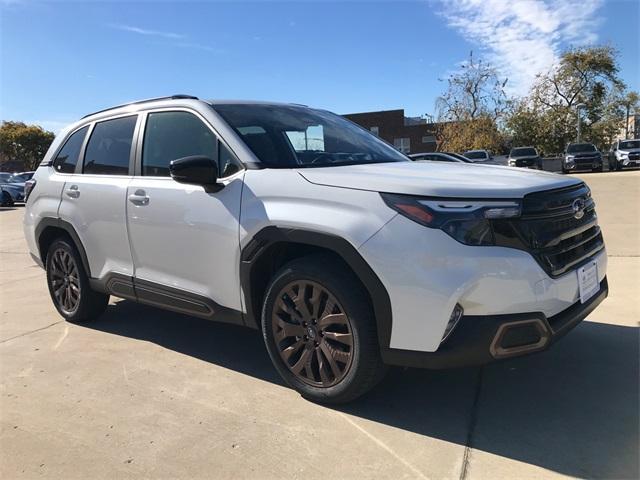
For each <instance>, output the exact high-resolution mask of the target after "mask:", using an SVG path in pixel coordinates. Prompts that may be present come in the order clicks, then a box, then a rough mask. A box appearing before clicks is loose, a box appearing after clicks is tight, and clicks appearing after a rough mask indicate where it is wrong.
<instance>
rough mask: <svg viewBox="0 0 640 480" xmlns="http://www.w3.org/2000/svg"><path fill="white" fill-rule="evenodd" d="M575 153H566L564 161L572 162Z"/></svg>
mask: <svg viewBox="0 0 640 480" xmlns="http://www.w3.org/2000/svg"><path fill="white" fill-rule="evenodd" d="M575 158H576V157H575V155H567V156H566V157H564V161H565V162H566V163H572V162H573V161H574V160H575Z"/></svg>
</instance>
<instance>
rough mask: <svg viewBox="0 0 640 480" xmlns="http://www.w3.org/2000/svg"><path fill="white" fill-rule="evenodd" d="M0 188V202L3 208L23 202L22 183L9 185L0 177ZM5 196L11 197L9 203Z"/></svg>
mask: <svg viewBox="0 0 640 480" xmlns="http://www.w3.org/2000/svg"><path fill="white" fill-rule="evenodd" d="M0 187H1V188H2V193H1V194H0V195H2V199H1V202H2V206H3V207H6V206H11V205H13V204H14V203H15V202H22V201H24V183H22V184H20V183H10V182H8V181H7V180H6V179H5V178H4V177H0ZM7 195H8V196H9V197H11V201H10V202H9V198H8V197H7ZM5 203H8V205H5Z"/></svg>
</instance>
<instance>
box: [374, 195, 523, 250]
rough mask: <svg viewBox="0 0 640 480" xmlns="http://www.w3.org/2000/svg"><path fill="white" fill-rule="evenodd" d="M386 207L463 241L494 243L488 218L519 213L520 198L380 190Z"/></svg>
mask: <svg viewBox="0 0 640 480" xmlns="http://www.w3.org/2000/svg"><path fill="white" fill-rule="evenodd" d="M380 195H381V196H382V199H383V200H384V201H385V203H386V204H387V205H389V207H391V208H393V209H394V210H395V211H396V212H398V213H399V214H401V215H402V216H404V217H406V218H408V219H410V220H413V221H414V222H416V223H419V224H420V225H424V226H425V227H429V228H437V229H440V230H442V231H443V232H445V233H447V234H448V235H449V236H451V237H452V238H454V239H456V240H457V241H458V242H460V243H464V244H465V245H495V237H494V234H493V228H492V226H491V220H492V219H504V218H514V217H519V216H520V213H521V205H520V202H518V201H515V200H495V201H476V200H471V201H464V200H460V201H450V200H432V199H425V198H420V197H412V196H409V195H394V194H389V193H381V194H380Z"/></svg>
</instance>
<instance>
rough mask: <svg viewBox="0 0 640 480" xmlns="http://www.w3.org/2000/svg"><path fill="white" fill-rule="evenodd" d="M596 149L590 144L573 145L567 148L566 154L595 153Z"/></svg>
mask: <svg viewBox="0 0 640 480" xmlns="http://www.w3.org/2000/svg"><path fill="white" fill-rule="evenodd" d="M595 151H596V147H594V146H593V145H592V144H590V143H574V144H572V145H569V146H568V147H567V153H576V152H595Z"/></svg>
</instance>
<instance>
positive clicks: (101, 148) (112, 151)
mask: <svg viewBox="0 0 640 480" xmlns="http://www.w3.org/2000/svg"><path fill="white" fill-rule="evenodd" d="M136 120H137V116H136V115H134V116H131V117H123V118H116V119H114V120H107V121H106V122H100V123H97V124H96V126H95V127H94V129H93V132H92V133H91V138H90V139H89V143H88V145H87V151H86V153H85V154H84V173H94V174H100V175H128V174H129V155H130V154H131V140H132V139H133V129H134V128H135V126H136Z"/></svg>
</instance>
